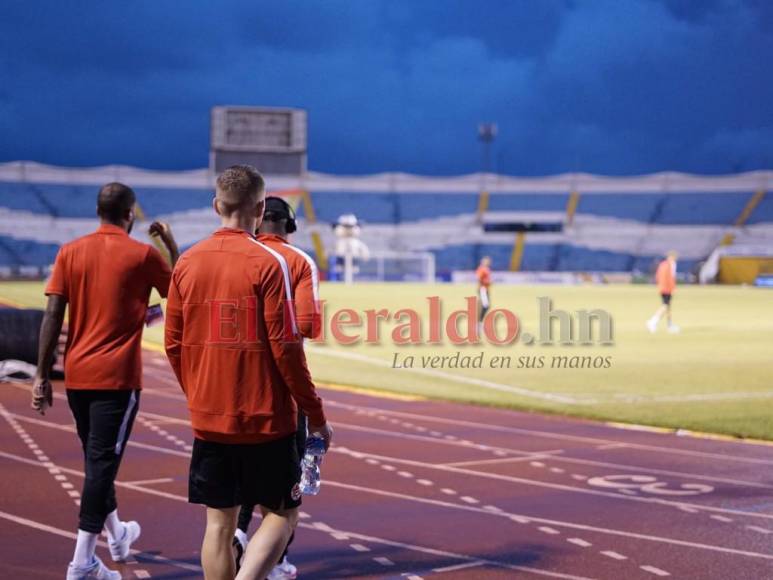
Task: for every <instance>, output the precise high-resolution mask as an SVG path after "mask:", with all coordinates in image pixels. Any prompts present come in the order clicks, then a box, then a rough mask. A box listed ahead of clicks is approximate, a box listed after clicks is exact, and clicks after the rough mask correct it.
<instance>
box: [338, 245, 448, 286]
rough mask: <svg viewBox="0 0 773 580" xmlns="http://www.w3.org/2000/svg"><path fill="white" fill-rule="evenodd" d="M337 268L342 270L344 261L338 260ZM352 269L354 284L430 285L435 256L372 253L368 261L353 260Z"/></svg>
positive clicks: (432, 277) (421, 253)
mask: <svg viewBox="0 0 773 580" xmlns="http://www.w3.org/2000/svg"><path fill="white" fill-rule="evenodd" d="M338 267H339V268H341V270H343V269H344V268H345V267H346V261H345V260H339V264H338ZM352 269H353V272H352V274H353V275H352V279H353V280H354V281H355V282H427V283H432V282H434V281H435V255H434V254H433V253H432V252H372V253H371V255H370V259H368V260H361V259H357V260H354V261H353V263H352ZM342 278H345V277H344V276H342Z"/></svg>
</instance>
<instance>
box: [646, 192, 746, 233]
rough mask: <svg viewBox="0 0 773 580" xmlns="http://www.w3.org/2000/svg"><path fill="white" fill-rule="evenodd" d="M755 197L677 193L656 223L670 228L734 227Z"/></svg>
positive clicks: (669, 200) (672, 196) (739, 194)
mask: <svg viewBox="0 0 773 580" xmlns="http://www.w3.org/2000/svg"><path fill="white" fill-rule="evenodd" d="M752 195H753V194H752V193H749V192H746V193H711V194H704V195H701V194H700V193H674V194H671V195H668V196H666V201H665V204H664V205H663V207H662V209H661V211H660V214H659V215H658V216H657V218H656V219H655V222H654V223H658V224H668V225H682V224H684V225H688V224H694V225H712V224H730V223H733V221H734V220H735V219H736V218H737V217H738V216H739V215H740V213H741V212H742V211H743V208H744V206H745V205H746V203H747V201H748V200H749V198H750V197H751V196H752Z"/></svg>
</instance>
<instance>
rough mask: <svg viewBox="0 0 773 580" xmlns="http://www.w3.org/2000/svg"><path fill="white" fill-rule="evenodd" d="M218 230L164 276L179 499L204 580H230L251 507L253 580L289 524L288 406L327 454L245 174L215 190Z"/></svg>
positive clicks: (288, 288)
mask: <svg viewBox="0 0 773 580" xmlns="http://www.w3.org/2000/svg"><path fill="white" fill-rule="evenodd" d="M213 207H214V210H215V212H216V213H217V214H218V215H219V216H220V221H221V224H222V227H221V228H220V229H219V230H217V231H215V232H214V233H213V234H212V235H211V236H210V237H209V238H207V239H205V240H203V241H201V242H199V243H198V244H196V245H195V246H193V247H192V248H190V249H189V250H188V251H187V252H185V254H184V255H183V256H182V258H180V261H179V263H178V264H177V267H176V268H175V270H174V274H173V277H172V283H171V285H170V288H169V301H168V303H167V323H166V334H165V346H166V352H167V356H168V357H169V361H170V363H171V364H172V368H173V369H174V371H175V374H176V375H177V379H178V381H179V382H180V386H181V387H182V390H183V391H184V392H185V396H186V398H187V400H188V409H189V411H190V415H191V424H192V426H193V431H194V435H195V439H194V443H193V454H192V457H191V466H190V475H189V480H188V500H189V501H190V502H191V503H197V504H204V505H205V506H206V507H207V511H206V514H207V527H206V531H205V533H204V540H203V545H202V549H201V563H202V567H203V568H204V576H205V578H206V579H207V580H221V579H222V580H226V579H227V580H232V579H233V578H234V574H235V562H234V557H233V551H232V542H233V538H234V533H235V531H236V518H237V514H238V511H239V507H240V506H242V505H245V504H247V505H259V506H260V507H261V512H262V513H263V520H262V521H261V524H260V527H259V528H258V531H257V532H256V533H255V534H254V535H253V537H252V539H251V540H250V542H249V544H248V545H247V550H246V552H245V554H244V560H243V561H242V566H241V569H240V570H239V572H238V574H236V578H237V579H238V580H245V579H248V578H249V579H258V580H264V579H265V578H266V577H267V576H268V574H269V573H270V572H271V570H272V569H273V568H274V566H276V565H277V563H278V562H279V559H280V557H281V556H282V553H283V552H284V550H285V548H286V547H287V543H288V542H289V540H290V536H292V533H293V530H294V529H295V526H296V524H297V521H298V507H299V506H300V505H301V492H300V486H299V481H300V458H299V455H298V448H297V446H296V441H295V437H296V430H297V414H298V407H300V408H301V409H302V410H303V412H304V414H305V415H306V416H307V417H308V420H309V429H310V430H311V431H314V432H319V433H320V436H321V437H322V438H323V440H324V441H325V446H326V447H327V446H328V445H329V444H330V439H331V436H332V429H331V428H330V427H329V426H328V425H327V422H326V419H325V413H324V411H323V409H322V401H321V399H320V398H319V397H318V396H317V393H316V389H315V387H314V383H313V382H312V381H311V376H310V374H309V370H308V367H307V365H306V358H305V355H304V352H303V344H302V342H301V339H300V334H299V332H298V325H297V321H296V320H295V313H294V310H293V308H292V296H293V294H292V285H291V282H290V268H289V267H288V264H287V261H286V260H285V259H284V258H283V257H282V255H281V254H280V253H279V252H277V251H275V250H273V249H271V248H270V247H269V246H268V245H267V244H264V243H261V242H259V241H258V240H256V239H255V236H254V235H253V233H254V232H255V229H256V228H257V227H258V225H259V224H260V222H261V220H262V219H263V211H264V207H265V185H264V182H263V178H262V177H261V175H260V174H259V173H258V172H257V171H256V170H255V168H254V167H251V166H248V165H237V166H233V167H229V168H228V169H226V170H225V171H224V172H223V173H222V174H221V175H220V176H219V177H218V179H217V186H216V194H215V199H214V200H213Z"/></svg>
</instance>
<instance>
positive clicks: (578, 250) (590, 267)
mask: <svg viewBox="0 0 773 580" xmlns="http://www.w3.org/2000/svg"><path fill="white" fill-rule="evenodd" d="M633 261H634V257H633V256H631V255H630V254H622V253H617V252H609V251H606V250H591V249H589V248H583V247H580V246H572V245H569V244H562V245H561V248H560V250H559V252H558V262H557V264H556V268H555V269H556V270H559V271H564V272H624V271H628V270H630V268H631V264H632V263H633Z"/></svg>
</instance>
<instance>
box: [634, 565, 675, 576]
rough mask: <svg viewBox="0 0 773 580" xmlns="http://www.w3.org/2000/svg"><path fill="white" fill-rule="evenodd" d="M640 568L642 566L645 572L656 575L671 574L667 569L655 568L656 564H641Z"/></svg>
mask: <svg viewBox="0 0 773 580" xmlns="http://www.w3.org/2000/svg"><path fill="white" fill-rule="evenodd" d="M639 568H641V569H642V570H644V571H645V572H649V573H650V574H654V575H655V576H671V574H669V573H668V572H666V571H665V570H661V569H660V568H655V566H639Z"/></svg>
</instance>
